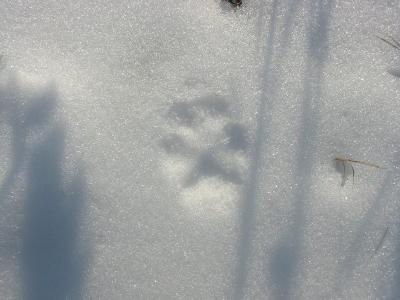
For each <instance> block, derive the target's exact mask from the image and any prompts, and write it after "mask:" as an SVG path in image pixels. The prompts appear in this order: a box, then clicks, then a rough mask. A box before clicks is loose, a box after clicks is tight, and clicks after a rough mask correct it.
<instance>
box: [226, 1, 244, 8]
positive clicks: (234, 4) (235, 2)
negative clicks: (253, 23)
mask: <svg viewBox="0 0 400 300" xmlns="http://www.w3.org/2000/svg"><path fill="white" fill-rule="evenodd" d="M226 1H228V2H229V3H230V4H232V5H233V6H234V7H237V6H241V5H242V0H226Z"/></svg>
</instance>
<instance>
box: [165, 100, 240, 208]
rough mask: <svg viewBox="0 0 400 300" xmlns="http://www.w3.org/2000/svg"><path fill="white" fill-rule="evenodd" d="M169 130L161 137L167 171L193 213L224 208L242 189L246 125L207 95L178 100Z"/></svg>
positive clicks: (226, 105)
mask: <svg viewBox="0 0 400 300" xmlns="http://www.w3.org/2000/svg"><path fill="white" fill-rule="evenodd" d="M167 119H168V123H169V124H170V128H169V133H168V134H167V135H166V137H164V138H163V139H162V140H161V141H160V146H161V147H162V149H163V150H164V153H165V155H166V157H165V159H164V160H163V164H164V171H165V173H166V175H167V177H168V178H170V179H171V180H173V182H174V184H176V186H177V187H178V189H179V190H180V193H181V196H182V197H181V198H182V201H183V203H184V204H185V205H186V206H188V207H191V208H192V209H193V210H194V211H197V212H198V211H203V212H206V211H210V210H212V211H218V212H226V211H227V210H228V209H229V206H231V207H233V206H234V205H235V201H236V200H237V198H238V195H239V193H240V187H241V185H242V183H243V180H244V176H245V172H246V169H247V148H248V139H247V132H246V129H245V128H244V127H243V126H242V125H241V124H240V123H239V122H237V121H234V120H233V116H232V112H231V110H230V105H229V102H228V101H227V100H226V99H225V98H223V97H220V96H213V95H210V96H205V97H201V98H198V99H195V100H193V101H190V102H177V103H174V104H173V105H172V106H171V107H170V109H169V111H168V113H167Z"/></svg>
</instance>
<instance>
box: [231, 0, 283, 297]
mask: <svg viewBox="0 0 400 300" xmlns="http://www.w3.org/2000/svg"><path fill="white" fill-rule="evenodd" d="M278 2H279V1H278V0H274V2H273V4H272V13H271V18H270V21H269V24H268V28H269V31H268V35H267V48H266V50H265V53H266V56H265V61H264V71H263V74H262V75H263V77H262V78H263V86H262V87H263V90H262V94H261V99H260V103H259V106H258V110H257V111H258V116H257V121H256V133H255V142H254V145H253V148H252V153H251V157H252V161H251V164H250V168H249V177H248V181H247V183H246V186H245V188H244V193H243V196H242V200H241V207H240V210H239V213H240V216H239V241H238V252H237V263H236V268H235V273H234V283H233V297H232V298H233V299H237V300H239V299H242V298H243V296H244V290H245V287H246V282H247V275H248V267H247V264H248V258H249V255H250V243H251V238H252V236H251V233H252V231H253V227H254V219H255V216H254V215H255V209H256V203H255V202H256V193H257V187H258V177H259V166H260V165H262V158H261V152H262V146H263V144H264V141H265V139H266V135H267V132H266V128H267V126H268V123H269V122H270V116H269V115H268V112H267V107H268V108H269V109H268V111H270V110H271V101H270V99H269V97H268V96H267V92H268V91H269V87H270V85H271V83H270V80H269V77H270V72H271V62H272V58H273V56H274V50H273V46H274V40H275V32H276V22H277V20H276V18H277V9H278ZM260 11H261V12H260V24H259V26H258V28H260V30H261V29H262V27H263V26H262V25H261V24H262V22H261V20H262V17H263V12H264V11H265V8H263V7H262V2H261V7H260ZM261 34H262V32H260V33H259V36H260V40H261Z"/></svg>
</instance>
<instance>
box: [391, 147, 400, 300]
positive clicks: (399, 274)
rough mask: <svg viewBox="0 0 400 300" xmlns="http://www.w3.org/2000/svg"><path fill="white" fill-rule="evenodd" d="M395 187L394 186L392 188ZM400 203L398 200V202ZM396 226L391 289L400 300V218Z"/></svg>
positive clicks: (399, 157)
mask: <svg viewBox="0 0 400 300" xmlns="http://www.w3.org/2000/svg"><path fill="white" fill-rule="evenodd" d="M399 163H400V155H399V154H398V155H397V161H396V165H397V167H399ZM396 175H397V176H396V177H397V178H396V179H397V180H395V181H393V182H399V179H400V178H399V177H400V174H399V172H397V173H396ZM393 186H395V185H392V187H393ZM396 192H397V193H393V195H396V196H397V195H399V193H398V191H396ZM397 201H398V200H397ZM395 226H396V231H397V232H396V233H397V236H396V238H397V244H396V248H395V254H394V255H396V254H397V255H396V256H395V259H394V261H393V266H394V278H393V281H392V289H391V295H392V298H391V299H400V236H399V235H400V218H399V217H398V216H397V222H396V224H395Z"/></svg>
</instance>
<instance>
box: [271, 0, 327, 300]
mask: <svg viewBox="0 0 400 300" xmlns="http://www.w3.org/2000/svg"><path fill="white" fill-rule="evenodd" d="M333 6H334V1H329V0H319V1H312V2H311V8H310V11H309V12H310V20H311V25H310V26H311V27H310V30H309V35H308V48H307V51H306V55H307V61H306V66H305V71H304V82H303V99H302V101H303V108H302V113H301V114H302V118H301V120H302V121H301V126H300V132H299V141H298V151H297V159H296V169H295V172H294V177H295V179H296V181H297V186H296V189H295V190H294V194H293V195H294V198H293V200H294V215H293V217H292V225H291V226H290V228H289V229H288V232H287V233H286V235H284V237H283V238H282V240H281V242H280V243H278V245H277V247H276V249H275V251H274V253H272V255H271V257H272V258H271V259H270V261H269V265H268V266H267V272H269V273H270V274H271V278H272V280H273V286H274V287H275V288H274V291H273V294H274V298H275V299H282V300H284V299H290V295H291V294H292V291H293V287H294V284H295V279H296V276H297V275H298V274H299V272H300V269H301V264H300V260H301V257H302V253H301V251H302V248H303V246H302V243H303V234H304V226H305V219H306V207H307V205H308V204H307V201H308V198H309V189H310V185H311V182H310V180H311V172H312V167H313V165H312V163H313V149H314V147H315V135H316V130H317V128H316V127H315V126H316V124H318V113H319V102H320V101H321V92H322V85H323V78H322V76H323V69H324V65H325V61H326V56H327V51H328V48H327V34H328V30H329V21H330V16H331V9H332V7H333Z"/></svg>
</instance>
